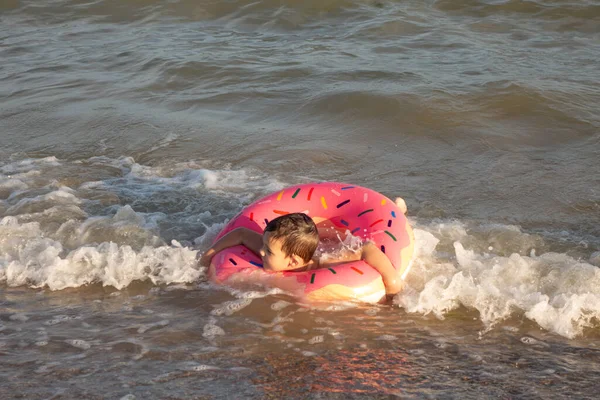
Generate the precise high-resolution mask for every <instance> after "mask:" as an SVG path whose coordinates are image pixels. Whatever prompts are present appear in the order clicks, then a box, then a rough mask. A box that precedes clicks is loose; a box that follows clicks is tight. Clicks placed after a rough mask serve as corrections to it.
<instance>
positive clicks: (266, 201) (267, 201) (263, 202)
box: [258, 200, 271, 204]
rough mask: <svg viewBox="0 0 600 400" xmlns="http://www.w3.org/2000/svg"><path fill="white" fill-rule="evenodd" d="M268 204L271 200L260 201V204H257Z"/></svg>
mask: <svg viewBox="0 0 600 400" xmlns="http://www.w3.org/2000/svg"><path fill="white" fill-rule="evenodd" d="M270 202H271V200H265V201H261V202H260V203H258V204H266V203H270Z"/></svg>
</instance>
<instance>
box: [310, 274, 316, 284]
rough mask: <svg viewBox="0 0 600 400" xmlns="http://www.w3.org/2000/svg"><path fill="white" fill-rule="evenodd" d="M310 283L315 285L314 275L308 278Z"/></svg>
mask: <svg viewBox="0 0 600 400" xmlns="http://www.w3.org/2000/svg"><path fill="white" fill-rule="evenodd" d="M310 283H315V274H314V273H313V274H312V276H311V277H310Z"/></svg>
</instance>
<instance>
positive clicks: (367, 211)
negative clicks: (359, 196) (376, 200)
mask: <svg viewBox="0 0 600 400" xmlns="http://www.w3.org/2000/svg"><path fill="white" fill-rule="evenodd" d="M371 211H373V209H372V208H369V209H368V210H365V211H363V212H361V213H360V214H358V216H359V217H360V216H361V215H365V214H366V213H370V212H371Z"/></svg>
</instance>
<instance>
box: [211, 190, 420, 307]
mask: <svg viewBox="0 0 600 400" xmlns="http://www.w3.org/2000/svg"><path fill="white" fill-rule="evenodd" d="M292 212H303V213H305V214H307V215H309V216H310V217H311V218H312V219H313V221H314V222H315V223H316V225H317V228H318V230H319V236H320V237H321V238H322V237H323V236H324V235H325V232H329V233H330V232H331V230H332V229H334V230H336V231H337V232H339V233H341V234H343V235H345V234H351V235H353V236H356V237H359V238H361V239H362V240H371V241H373V242H374V243H375V244H376V245H377V246H378V247H379V248H380V249H381V251H382V252H383V253H385V254H386V256H387V257H388V258H389V260H390V261H391V263H392V265H393V266H394V268H395V269H396V271H398V274H399V275H400V276H401V278H402V279H404V278H405V277H406V275H407V273H408V271H409V269H410V265H411V260H412V254H413V246H414V236H413V232H412V229H411V227H410V225H409V224H408V221H407V219H406V217H405V215H404V214H403V212H402V211H401V210H400V209H399V208H398V207H397V206H396V204H395V203H394V202H393V201H392V200H390V199H388V198H387V197H385V196H383V195H382V194H380V193H378V192H376V191H374V190H371V189H367V188H364V187H360V186H357V185H349V184H343V183H336V182H326V183H309V184H303V185H296V186H291V187H288V188H286V189H283V190H281V191H279V192H276V193H273V194H271V195H269V196H266V197H264V198H262V199H260V200H257V201H255V202H254V203H252V204H251V205H249V206H248V207H246V208H244V209H243V210H242V211H241V212H240V213H239V214H238V215H236V216H235V217H234V218H233V219H232V220H231V221H230V222H229V223H228V224H227V225H226V226H225V228H223V230H222V231H221V232H220V233H219V235H218V236H217V238H216V239H215V241H216V240H218V239H219V238H220V237H222V236H223V235H225V234H226V233H228V232H230V231H231V230H233V229H235V228H239V227H244V228H248V229H251V230H253V231H256V232H259V233H261V234H262V233H263V231H264V228H265V227H266V225H267V224H268V222H269V221H270V220H271V219H274V218H276V217H278V216H280V215H284V214H289V213H292ZM342 237H343V236H342ZM261 268H262V261H261V258H260V257H258V256H257V255H255V254H254V253H252V252H251V251H250V250H248V249H247V248H246V247H244V246H235V247H230V248H227V249H225V250H222V251H220V252H219V253H217V254H215V256H214V257H213V258H212V261H211V266H210V270H209V271H210V272H209V275H210V276H211V277H212V279H213V280H215V281H216V282H218V283H225V282H227V281H230V280H239V281H247V280H252V278H250V277H251V276H252V275H253V271H256V270H260V269H261ZM259 274H260V273H259ZM264 274H266V272H264V271H263V272H262V275H264ZM268 275H272V276H271V277H270V278H269V284H272V285H274V286H277V287H280V288H282V289H285V290H288V291H292V292H295V293H297V294H300V295H301V296H302V297H304V299H305V300H306V301H309V302H323V301H325V302H329V301H336V300H358V301H363V302H369V303H375V302H378V301H380V300H381V299H382V297H383V296H385V287H384V285H383V281H382V278H381V275H380V274H379V273H378V272H377V271H376V270H375V269H374V268H372V267H371V266H369V265H368V264H366V263H365V262H364V261H353V262H348V263H344V264H340V265H336V266H334V267H330V268H319V269H316V270H312V271H306V272H272V273H268ZM236 278H237V279H236ZM271 278H272V279H271ZM259 280H261V279H259ZM261 281H264V279H262V280H261Z"/></svg>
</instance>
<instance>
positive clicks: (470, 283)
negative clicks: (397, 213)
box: [397, 223, 600, 338]
mask: <svg viewBox="0 0 600 400" xmlns="http://www.w3.org/2000/svg"><path fill="white" fill-rule="evenodd" d="M464 228H465V227H464V226H463V224H460V223H452V224H438V225H436V226H433V227H431V228H430V229H428V231H425V230H423V229H415V236H416V238H417V240H416V243H417V249H416V254H417V257H416V259H415V262H414V267H413V271H412V272H411V273H410V275H409V277H408V279H407V288H406V290H405V291H404V292H403V294H401V295H400V296H398V298H397V301H398V302H399V304H400V305H401V306H402V307H404V308H405V309H406V310H407V311H408V312H416V313H424V314H428V313H433V314H435V315H436V316H437V317H439V318H444V316H445V315H446V314H447V313H448V312H449V311H451V310H455V309H457V308H459V307H461V306H464V307H467V308H470V309H475V310H477V311H478V312H479V314H480V319H481V321H482V322H483V324H484V325H485V327H486V329H491V328H492V327H493V326H494V325H495V324H497V323H499V322H501V321H503V320H505V319H507V318H509V317H510V316H511V315H513V314H516V313H523V314H524V315H525V316H526V317H527V318H529V319H531V320H532V321H535V322H536V323H538V324H539V325H540V326H542V327H543V328H545V329H547V330H549V331H552V332H555V333H558V334H560V335H562V336H566V337H569V338H572V337H575V336H578V335H581V334H582V333H583V330H584V329H585V328H588V327H595V326H597V325H598V321H599V320H600V295H599V294H598V293H599V289H600V269H598V268H597V267H595V266H593V265H591V264H589V263H586V262H582V261H579V260H576V259H574V258H572V257H570V256H568V255H566V254H560V253H553V252H547V253H544V254H541V255H539V256H536V255H535V249H523V248H520V249H519V250H521V252H522V253H526V252H527V250H529V255H526V254H522V253H521V254H519V253H517V252H515V253H512V254H508V255H498V254H494V253H488V252H481V251H474V250H472V249H468V248H466V247H465V245H463V242H464V243H470V247H474V248H482V247H484V246H485V247H486V248H488V249H492V248H493V246H487V244H488V243H489V242H490V241H493V240H496V241H501V239H499V238H498V237H497V236H496V237H493V238H492V237H490V235H478V236H473V235H471V234H470V233H469V230H467V229H464ZM479 228H480V229H481V227H479ZM490 230H492V231H497V227H490ZM510 230H511V231H513V235H511V237H510V238H509V239H508V240H510V241H513V240H514V239H515V236H518V234H519V230H518V229H515V227H511V228H510ZM503 232H506V229H504V230H503ZM522 236H523V237H524V241H527V240H528V239H531V241H530V242H531V243H538V242H539V240H540V239H539V238H533V239H532V238H531V235H529V234H526V233H523V234H522ZM454 239H456V240H454ZM450 240H454V242H453V243H452V249H453V252H446V251H444V250H445V249H446V246H447V245H448V242H449V241H450ZM499 245H500V247H503V248H504V250H502V253H505V250H506V248H507V247H506V244H505V243H499Z"/></svg>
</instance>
